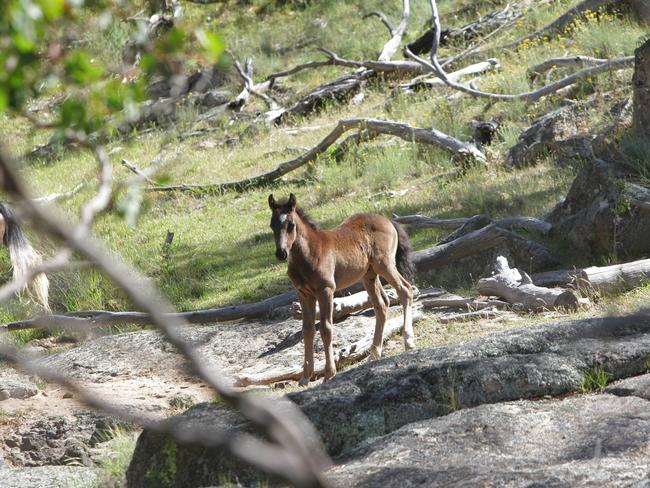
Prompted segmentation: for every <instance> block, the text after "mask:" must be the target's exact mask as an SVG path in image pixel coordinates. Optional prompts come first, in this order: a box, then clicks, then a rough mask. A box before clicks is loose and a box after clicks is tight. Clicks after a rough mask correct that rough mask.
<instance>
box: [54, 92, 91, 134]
mask: <svg viewBox="0 0 650 488" xmlns="http://www.w3.org/2000/svg"><path fill="white" fill-rule="evenodd" d="M59 114H60V116H61V119H60V121H59V125H61V126H62V127H83V126H84V125H85V123H86V107H85V105H84V104H83V103H82V102H81V101H80V100H76V99H73V98H68V99H67V100H66V101H64V102H63V103H62V104H61V108H60V109H59Z"/></svg>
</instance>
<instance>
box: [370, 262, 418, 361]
mask: <svg viewBox="0 0 650 488" xmlns="http://www.w3.org/2000/svg"><path fill="white" fill-rule="evenodd" d="M373 267H374V268H375V271H376V272H377V274H379V275H380V276H382V277H383V278H384V279H385V280H386V281H388V283H389V284H390V285H391V286H392V287H393V288H395V291H396V292H397V296H398V297H399V301H400V303H401V304H402V307H403V308H404V326H403V327H402V337H403V338H404V348H405V349H407V350H408V349H414V348H415V334H414V333H413V288H412V287H411V284H410V283H409V282H408V281H406V280H405V279H404V278H403V277H402V275H401V274H399V271H397V268H396V267H395V263H394V262H378V263H376V264H375V265H374V266H373Z"/></svg>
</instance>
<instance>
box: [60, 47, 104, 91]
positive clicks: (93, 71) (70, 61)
mask: <svg viewBox="0 0 650 488" xmlns="http://www.w3.org/2000/svg"><path fill="white" fill-rule="evenodd" d="M64 67H65V73H66V75H68V77H69V78H70V79H71V80H72V81H74V82H75V83H77V84H79V85H87V84H89V83H92V82H94V81H97V80H99V79H100V78H101V77H102V76H103V74H104V70H103V69H102V68H101V67H100V66H97V65H95V64H93V63H92V61H91V60H90V56H88V54H87V53H86V52H84V51H74V52H72V53H71V54H70V55H69V56H68V57H67V58H66V59H65V62H64Z"/></svg>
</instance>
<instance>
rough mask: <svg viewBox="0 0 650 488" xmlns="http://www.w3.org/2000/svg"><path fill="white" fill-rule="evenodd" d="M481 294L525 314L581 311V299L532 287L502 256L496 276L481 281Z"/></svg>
mask: <svg viewBox="0 0 650 488" xmlns="http://www.w3.org/2000/svg"><path fill="white" fill-rule="evenodd" d="M478 292H479V293H480V294H481V295H484V296H497V297H500V298H503V299H504V300H506V301H507V302H508V303H511V304H513V305H515V306H517V307H520V308H521V309H522V310H525V311H540V310H547V309H557V308H565V309H570V310H575V309H576V308H578V303H579V301H578V297H577V296H576V294H575V293H574V292H573V291H571V290H565V289H562V288H544V287H541V286H537V285H535V284H533V281H532V280H531V278H530V276H528V275H527V274H526V273H520V272H519V270H518V269H516V268H510V267H509V266H508V260H507V259H506V258H504V257H503V256H499V257H498V258H497V264H496V274H495V275H493V276H491V277H489V278H481V279H480V280H479V282H478Z"/></svg>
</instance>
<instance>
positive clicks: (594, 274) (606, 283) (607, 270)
mask: <svg viewBox="0 0 650 488" xmlns="http://www.w3.org/2000/svg"><path fill="white" fill-rule="evenodd" d="M578 279H579V282H578V285H579V286H583V287H588V288H589V289H591V290H594V291H597V292H599V293H605V294H607V293H613V292H622V291H626V290H631V289H633V288H636V287H638V286H641V285H643V284H645V283H647V282H648V281H650V259H641V260H638V261H632V262H629V263H623V264H614V265H612V266H591V267H589V268H584V269H583V270H581V271H580V273H579V275H578Z"/></svg>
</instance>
